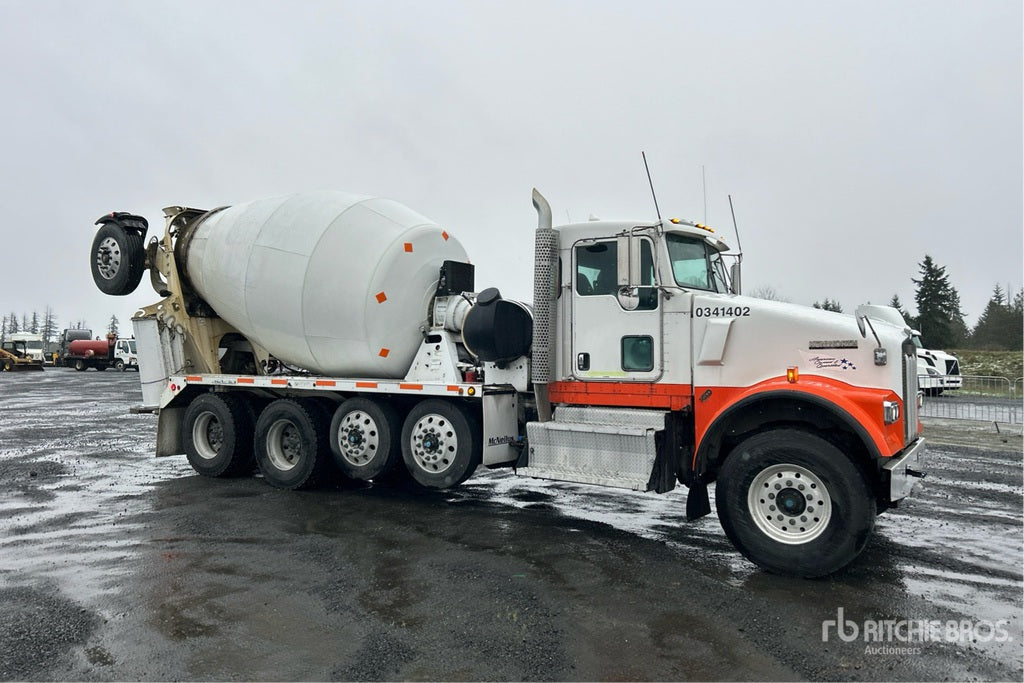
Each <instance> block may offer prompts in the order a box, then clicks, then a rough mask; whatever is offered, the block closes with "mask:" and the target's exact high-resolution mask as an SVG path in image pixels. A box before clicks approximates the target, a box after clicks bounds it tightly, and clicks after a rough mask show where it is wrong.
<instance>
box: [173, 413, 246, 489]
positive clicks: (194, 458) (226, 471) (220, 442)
mask: <svg viewBox="0 0 1024 683" xmlns="http://www.w3.org/2000/svg"><path fill="white" fill-rule="evenodd" d="M252 438H253V417H252V409H251V408H250V407H249V405H248V403H247V402H246V400H245V398H244V397H241V396H234V395H232V394H227V393H222V394H214V393H209V394H203V395H201V396H199V397H198V398H196V399H195V400H194V401H192V403H190V404H189V406H188V408H187V409H186V411H185V418H184V419H183V420H182V426H181V442H182V444H183V445H184V447H185V455H186V456H187V457H188V462H189V464H190V465H192V469H194V470H195V471H196V472H198V473H199V474H202V475H203V476H207V477H223V476H230V475H236V474H245V473H246V472H248V471H250V470H251V469H252V463H253V456H252Z"/></svg>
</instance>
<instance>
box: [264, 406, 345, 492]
mask: <svg viewBox="0 0 1024 683" xmlns="http://www.w3.org/2000/svg"><path fill="white" fill-rule="evenodd" d="M326 422H327V412H326V410H325V409H324V408H323V407H322V406H320V405H319V404H318V403H316V402H315V401H313V400H298V401H295V400H292V399H286V398H282V399H278V400H276V401H274V402H273V403H271V404H270V405H268V406H267V407H266V408H264V409H263V412H262V413H261V414H260V417H259V419H258V420H257V421H256V437H255V443H256V449H255V450H256V464H257V465H258V466H259V468H260V472H261V473H262V474H263V478H264V479H265V480H266V481H267V483H268V484H270V485H271V486H274V487H276V488H279V489H301V488H307V487H310V486H313V485H314V484H316V483H317V482H318V481H322V480H323V479H324V478H325V476H326V474H327V472H329V470H330V462H331V453H330V447H329V446H328V445H327V440H328V439H327V428H326V427H327V425H326Z"/></svg>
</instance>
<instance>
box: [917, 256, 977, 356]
mask: <svg viewBox="0 0 1024 683" xmlns="http://www.w3.org/2000/svg"><path fill="white" fill-rule="evenodd" d="M918 265H919V267H920V269H921V279H920V280H918V279H915V278H912V280H913V282H914V284H916V285H917V291H916V292H915V293H914V300H915V301H916V303H917V320H916V326H917V329H918V330H919V331H920V332H921V343H922V344H924V346H925V347H926V348H929V349H952V348H956V347H957V346H961V345H963V343H964V342H965V341H966V340H967V336H968V334H967V325H966V323H964V314H963V312H962V311H961V310H960V295H959V294H958V293H957V291H956V289H955V288H954V287H953V285H951V284H950V282H949V276H947V275H946V268H945V267H944V266H940V265H938V264H937V263H935V261H933V260H932V257H931V256H929V255H927V254H925V257H924V261H922V262H921V263H920V264H918Z"/></svg>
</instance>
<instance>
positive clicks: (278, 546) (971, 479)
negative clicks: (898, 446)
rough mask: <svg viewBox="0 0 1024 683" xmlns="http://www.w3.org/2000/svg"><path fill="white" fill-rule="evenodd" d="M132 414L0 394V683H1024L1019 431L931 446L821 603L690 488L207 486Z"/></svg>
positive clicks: (38, 391)
mask: <svg viewBox="0 0 1024 683" xmlns="http://www.w3.org/2000/svg"><path fill="white" fill-rule="evenodd" d="M140 400H141V394H140V392H139V388H138V377H137V375H135V374H133V373H126V374H121V373H115V372H113V371H108V372H106V373H98V372H95V371H89V372H85V373H76V372H74V371H71V370H64V369H48V370H46V371H45V372H44V373H18V374H9V375H2V376H0V487H2V488H0V491H2V494H0V679H2V680H23V679H31V680H210V679H213V680H237V679H260V680H298V679H302V680H321V679H336V680H537V679H542V680H567V679H568V680H608V679H619V680H692V679H701V680H707V679H727V680H735V679H757V680H763V679H772V680H796V679H823V680H834V679H855V680H882V679H884V680H893V679H895V680H1018V681H1019V680H1021V679H1022V677H1024V668H1022V644H1024V637H1022V626H1021V623H1022V588H1024V580H1022V578H1024V568H1022V565H1024V559H1022V553H1024V535H1022V533H1024V531H1022V530H1024V527H1022V517H1024V514H1022V503H1024V489H1022V466H1021V464H1022V455H1021V445H1020V436H1019V428H1018V429H1017V432H1016V433H1015V434H1010V435H1009V436H1008V435H1007V434H1005V433H1004V434H1000V435H998V436H996V435H994V434H990V433H989V431H987V427H986V426H985V425H978V424H969V425H966V426H964V424H963V423H956V422H955V421H949V420H945V421H936V422H935V424H934V425H933V427H934V433H935V435H936V437H937V438H936V443H935V444H934V445H933V446H932V447H931V448H930V449H929V457H928V461H927V469H928V471H929V476H928V478H927V479H926V480H925V484H924V487H923V489H919V490H918V492H917V494H916V495H915V497H914V498H912V499H911V500H908V501H906V502H905V503H904V504H903V505H901V507H900V508H899V509H897V510H894V511H891V512H889V513H886V514H885V515H883V516H881V517H880V518H879V520H878V524H877V526H876V531H875V534H874V536H873V538H872V540H871V541H870V543H869V545H868V547H867V549H866V550H865V552H864V553H863V554H862V555H861V556H860V558H859V559H858V560H857V561H856V563H855V564H854V565H852V566H851V567H850V568H848V569H847V570H846V571H845V572H843V573H841V574H840V575H838V576H833V577H830V578H827V579H822V580H816V581H806V580H794V579H787V578H784V577H778V576H773V575H770V574H767V573H765V572H763V571H761V570H759V569H757V568H756V567H754V566H753V565H751V564H749V563H748V562H747V561H746V560H744V559H743V558H742V557H741V556H740V555H739V554H738V553H737V552H735V551H734V550H733V549H732V547H731V546H730V545H729V543H728V541H727V540H726V538H725V535H724V533H723V532H722V531H721V528H720V527H719V525H718V521H717V518H715V516H714V515H711V516H709V517H706V518H704V519H702V520H699V521H697V522H693V523H688V522H686V521H685V500H686V494H685V490H684V489H679V490H676V491H674V492H672V493H670V494H667V495H665V496H657V495H655V494H635V493H630V492H619V491H614V490H609V489H599V488H591V487H585V486H576V485H568V484H565V485H563V484H555V483H550V482H539V481H532V480H526V479H522V478H517V477H514V476H512V475H511V474H509V473H507V472H487V471H485V470H481V471H480V472H479V473H478V474H477V476H475V477H474V478H472V479H470V480H469V481H468V482H467V483H466V484H465V485H463V486H462V487H461V488H459V489H457V490H454V491H449V492H443V493H433V492H425V491H422V490H416V489H413V488H411V487H410V486H407V485H402V484H400V483H395V484H385V485H376V486H369V485H354V484H338V485H337V486H335V487H333V488H329V489H320V490H315V491H309V492H288V491H278V490H275V489H272V488H271V487H269V486H267V485H265V484H264V483H263V482H262V481H260V480H259V479H258V478H255V477H249V478H239V479H221V480H212V479H207V478H202V477H199V476H198V475H195V474H194V473H193V471H192V470H191V468H190V467H189V466H188V464H187V462H186V461H185V459H184V457H183V456H182V457H173V458H161V459H156V458H154V457H152V452H153V448H154V446H153V444H154V440H155V431H156V420H155V418H154V417H153V416H149V415H130V414H128V408H129V407H130V406H131V405H135V404H137V403H139V402H140ZM929 426H930V423H929V422H926V429H927V428H928V427H929ZM989 426H990V425H989ZM965 430H966V431H965ZM992 431H994V430H992ZM967 432H971V433H967ZM958 435H964V436H963V438H961V436H958ZM1004 439H1005V440H1004ZM940 442H941V443H940ZM962 443H970V444H971V445H970V446H964V445H957V444H962ZM712 499H713V498H712ZM840 610H841V613H840ZM830 622H832V623H830Z"/></svg>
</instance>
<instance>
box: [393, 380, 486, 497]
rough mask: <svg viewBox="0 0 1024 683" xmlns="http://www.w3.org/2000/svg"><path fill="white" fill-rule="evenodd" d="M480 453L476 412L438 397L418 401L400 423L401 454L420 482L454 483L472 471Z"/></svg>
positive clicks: (444, 486) (427, 484) (429, 484)
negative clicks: (401, 423) (403, 421)
mask: <svg viewBox="0 0 1024 683" xmlns="http://www.w3.org/2000/svg"><path fill="white" fill-rule="evenodd" d="M482 455H483V444H482V441H481V431H480V428H479V422H478V420H477V418H476V416H475V415H474V414H473V413H472V412H471V411H470V410H469V409H468V408H466V407H464V406H462V405H460V404H457V403H453V402H451V401H444V400H440V399H429V400H426V401H423V402H421V403H418V404H417V405H416V406H414V407H413V409H412V410H411V411H410V412H409V415H408V417H406V418H405V424H404V425H403V427H402V458H403V459H404V460H405V466H406V468H407V469H408V470H409V473H410V474H411V475H412V477H413V479H415V480H416V481H417V482H418V483H419V484H420V485H422V486H425V487H426V488H431V489H448V488H452V487H453V486H458V485H459V484H461V483H462V482H464V481H466V480H467V479H469V477H470V476H471V475H472V474H473V472H475V471H476V468H477V467H478V466H479V465H480V461H481V458H482Z"/></svg>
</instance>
